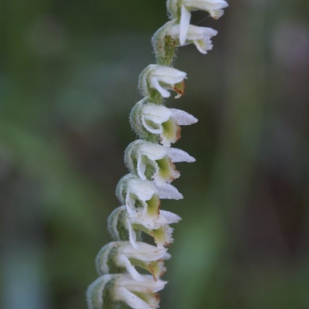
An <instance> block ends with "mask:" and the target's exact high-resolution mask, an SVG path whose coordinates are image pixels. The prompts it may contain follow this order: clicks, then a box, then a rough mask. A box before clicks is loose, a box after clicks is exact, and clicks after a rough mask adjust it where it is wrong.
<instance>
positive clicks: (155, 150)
mask: <svg viewBox="0 0 309 309" xmlns="http://www.w3.org/2000/svg"><path fill="white" fill-rule="evenodd" d="M140 152H141V153H142V154H143V155H145V156H147V157H148V158H149V159H150V160H152V161H154V160H160V159H162V158H164V157H165V156H166V148H164V147H162V146H161V145H158V144H153V143H148V142H144V143H143V145H141V147H140Z"/></svg>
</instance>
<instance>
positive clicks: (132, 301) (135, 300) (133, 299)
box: [115, 286, 153, 309]
mask: <svg viewBox="0 0 309 309" xmlns="http://www.w3.org/2000/svg"><path fill="white" fill-rule="evenodd" d="M115 300H121V301H123V302H125V303H126V304H127V305H129V306H130V307H131V308H133V309H153V308H151V307H150V306H149V305H148V304H147V303H146V302H144V301H143V300H142V299H141V298H139V297H138V296H136V295H135V294H133V293H131V292H129V291H128V290H127V289H126V288H124V287H121V286H120V287H116V288H115Z"/></svg>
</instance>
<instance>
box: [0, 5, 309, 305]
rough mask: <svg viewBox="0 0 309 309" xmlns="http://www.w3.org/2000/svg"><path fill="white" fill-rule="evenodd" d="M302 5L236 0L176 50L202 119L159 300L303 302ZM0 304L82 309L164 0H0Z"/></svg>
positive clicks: (181, 104)
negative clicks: (199, 44) (206, 44)
mask: <svg viewBox="0 0 309 309" xmlns="http://www.w3.org/2000/svg"><path fill="white" fill-rule="evenodd" d="M308 17H309V2H308V1H307V0H297V1H288V0H281V1H278V0H277V1H266V0H238V1H234V2H232V1H230V7H229V8H228V9H227V10H226V13H225V15H224V16H223V17H222V18H221V19H220V20H218V21H213V20H212V19H211V18H209V17H207V14H206V13H203V12H195V13H194V14H193V19H192V22H193V23H194V24H196V25H201V26H209V27H213V28H215V29H217V30H219V34H218V36H217V37H215V38H214V39H213V43H214V49H213V51H211V52H210V53H209V54H208V55H206V56H203V55H201V54H199V53H198V52H197V51H196V49H195V48H194V46H188V47H184V48H181V49H180V50H179V52H178V58H177V60H176V65H175V66H176V68H178V69H180V70H182V71H185V72H187V73H188V77H189V79H188V80H187V83H186V86H187V88H186V94H185V96H184V97H182V98H180V99H179V100H174V99H169V100H167V102H166V103H167V106H170V107H174V108H179V109H183V110H186V111H187V112H189V113H192V114H193V115H195V116H196V117H198V118H199V122H198V123H197V124H196V125H194V126H190V127H184V128H183V130H182V137H183V138H182V139H181V140H180V141H179V142H178V143H177V144H176V145H175V147H177V148H181V149H184V150H186V151H188V152H189V153H190V154H191V155H192V156H194V157H195V158H196V159H197V162H196V163H194V164H178V165H177V166H178V169H179V170H180V171H181V172H182V177H181V178H180V179H178V180H176V181H175V182H174V185H175V186H176V187H177V188H178V189H179V191H180V192H182V193H183V195H184V196H185V199H184V200H181V201H177V202H175V201H163V203H162V208H163V209H167V210H170V211H173V212H176V213H177V214H179V215H180V216H181V217H182V218H183V220H182V221H181V222H180V223H179V224H177V225H175V226H174V227H175V232H174V238H175V243H174V244H173V245H172V246H171V248H170V252H171V253H172V256H173V257H172V259H171V260H170V261H168V262H167V268H168V271H167V273H166V275H165V277H164V279H165V280H167V281H169V284H168V285H167V287H166V288H165V290H164V291H163V292H162V293H161V296H162V302H161V308H177V309H189V308H190V309H204V308H207V309H221V308H222V309H232V308H237V309H260V308H263V309H268V308H269V309H277V308H278V309H279V308H280V309H308V308H309V260H308V257H309V237H308V236H309V235H308V234H309V224H308V223H309V213H308V203H309V144H308V137H309V121H308V119H309V104H308V103H309V99H308V98H309V93H308V89H309V18H308ZM0 18H1V20H0V34H1V44H0V52H1V54H0V56H1V60H0V61H1V62H0V205H1V206H0V226H1V234H0V236H1V260H0V263H1V272H0V278H1V281H0V288H1V299H0V308H3V309H54V308H57V309H64V308H65V309H73V308H74V309H82V308H86V303H85V295H84V294H85V290H86V288H87V286H88V284H90V283H91V282H92V281H93V280H94V279H95V278H96V277H97V274H96V272H95V268H94V258H95V256H96V254H97V252H98V251H99V249H100V248H101V247H102V246H103V245H104V244H106V243H107V242H109V241H110V238H109V235H108V233H107V231H106V230H107V227H106V219H107V217H108V215H109V213H110V212H111V211H112V210H113V209H114V208H115V207H117V206H119V202H118V201H117V199H116V197H115V195H114V190H115V186H116V184H117V181H118V180H119V178H120V177H122V176H123V175H124V174H125V173H126V172H127V171H126V169H125V167H124V164H123V151H124V149H125V147H126V146H127V145H128V143H130V142H131V141H132V140H133V139H135V135H134V133H133V132H132V131H131V128H130V125H129V122H128V115H129V112H130V110H131V108H132V107H133V105H134V104H135V103H136V102H137V101H138V100H139V99H140V96H139V93H138V90H137V80H138V75H139V73H140V72H141V71H142V69H143V68H144V67H145V66H146V65H148V64H149V63H153V61H154V59H153V54H152V50H151V46H150V38H151V36H152V34H153V33H154V32H155V31H156V29H157V28H159V27H160V26H161V25H162V24H163V23H165V22H166V21H167V16H166V9H165V1H163V0H148V1H142V0H131V1H112V0H106V1H102V0H100V1H99V0H92V1H86V0H79V1H68V0H27V1H25V0H1V11H0Z"/></svg>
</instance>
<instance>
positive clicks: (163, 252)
mask: <svg viewBox="0 0 309 309" xmlns="http://www.w3.org/2000/svg"><path fill="white" fill-rule="evenodd" d="M137 246H138V249H136V248H134V247H133V246H132V244H131V243H130V242H128V241H115V242H111V243H109V244H107V245H106V246H104V247H103V248H102V249H101V250H100V252H99V253H98V255H97V258H96V267H97V271H98V273H99V275H104V274H108V273H110V274H113V273H120V272H122V268H125V269H126V271H127V272H128V273H129V274H130V275H131V276H132V277H133V278H134V279H135V280H138V281H143V280H144V277H143V276H142V275H140V274H139V273H138V272H137V271H136V269H135V267H134V266H138V267H141V268H143V269H146V270H148V271H149V272H150V273H151V274H152V276H153V278H154V280H158V279H159V278H160V277H161V276H162V275H163V274H164V272H165V270H166V269H165V268H164V262H163V260H166V259H168V258H170V254H168V253H167V249H165V248H158V247H155V246H151V245H149V244H146V243H143V242H137Z"/></svg>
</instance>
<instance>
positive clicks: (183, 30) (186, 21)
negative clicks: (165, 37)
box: [179, 5, 191, 45]
mask: <svg viewBox="0 0 309 309" xmlns="http://www.w3.org/2000/svg"><path fill="white" fill-rule="evenodd" d="M190 19H191V13H190V12H189V11H188V10H187V9H186V8H185V6H184V5H183V6H182V7H181V17H180V30H179V42H180V45H184V44H185V42H186V37H187V32H188V29H189V25H190Z"/></svg>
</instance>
